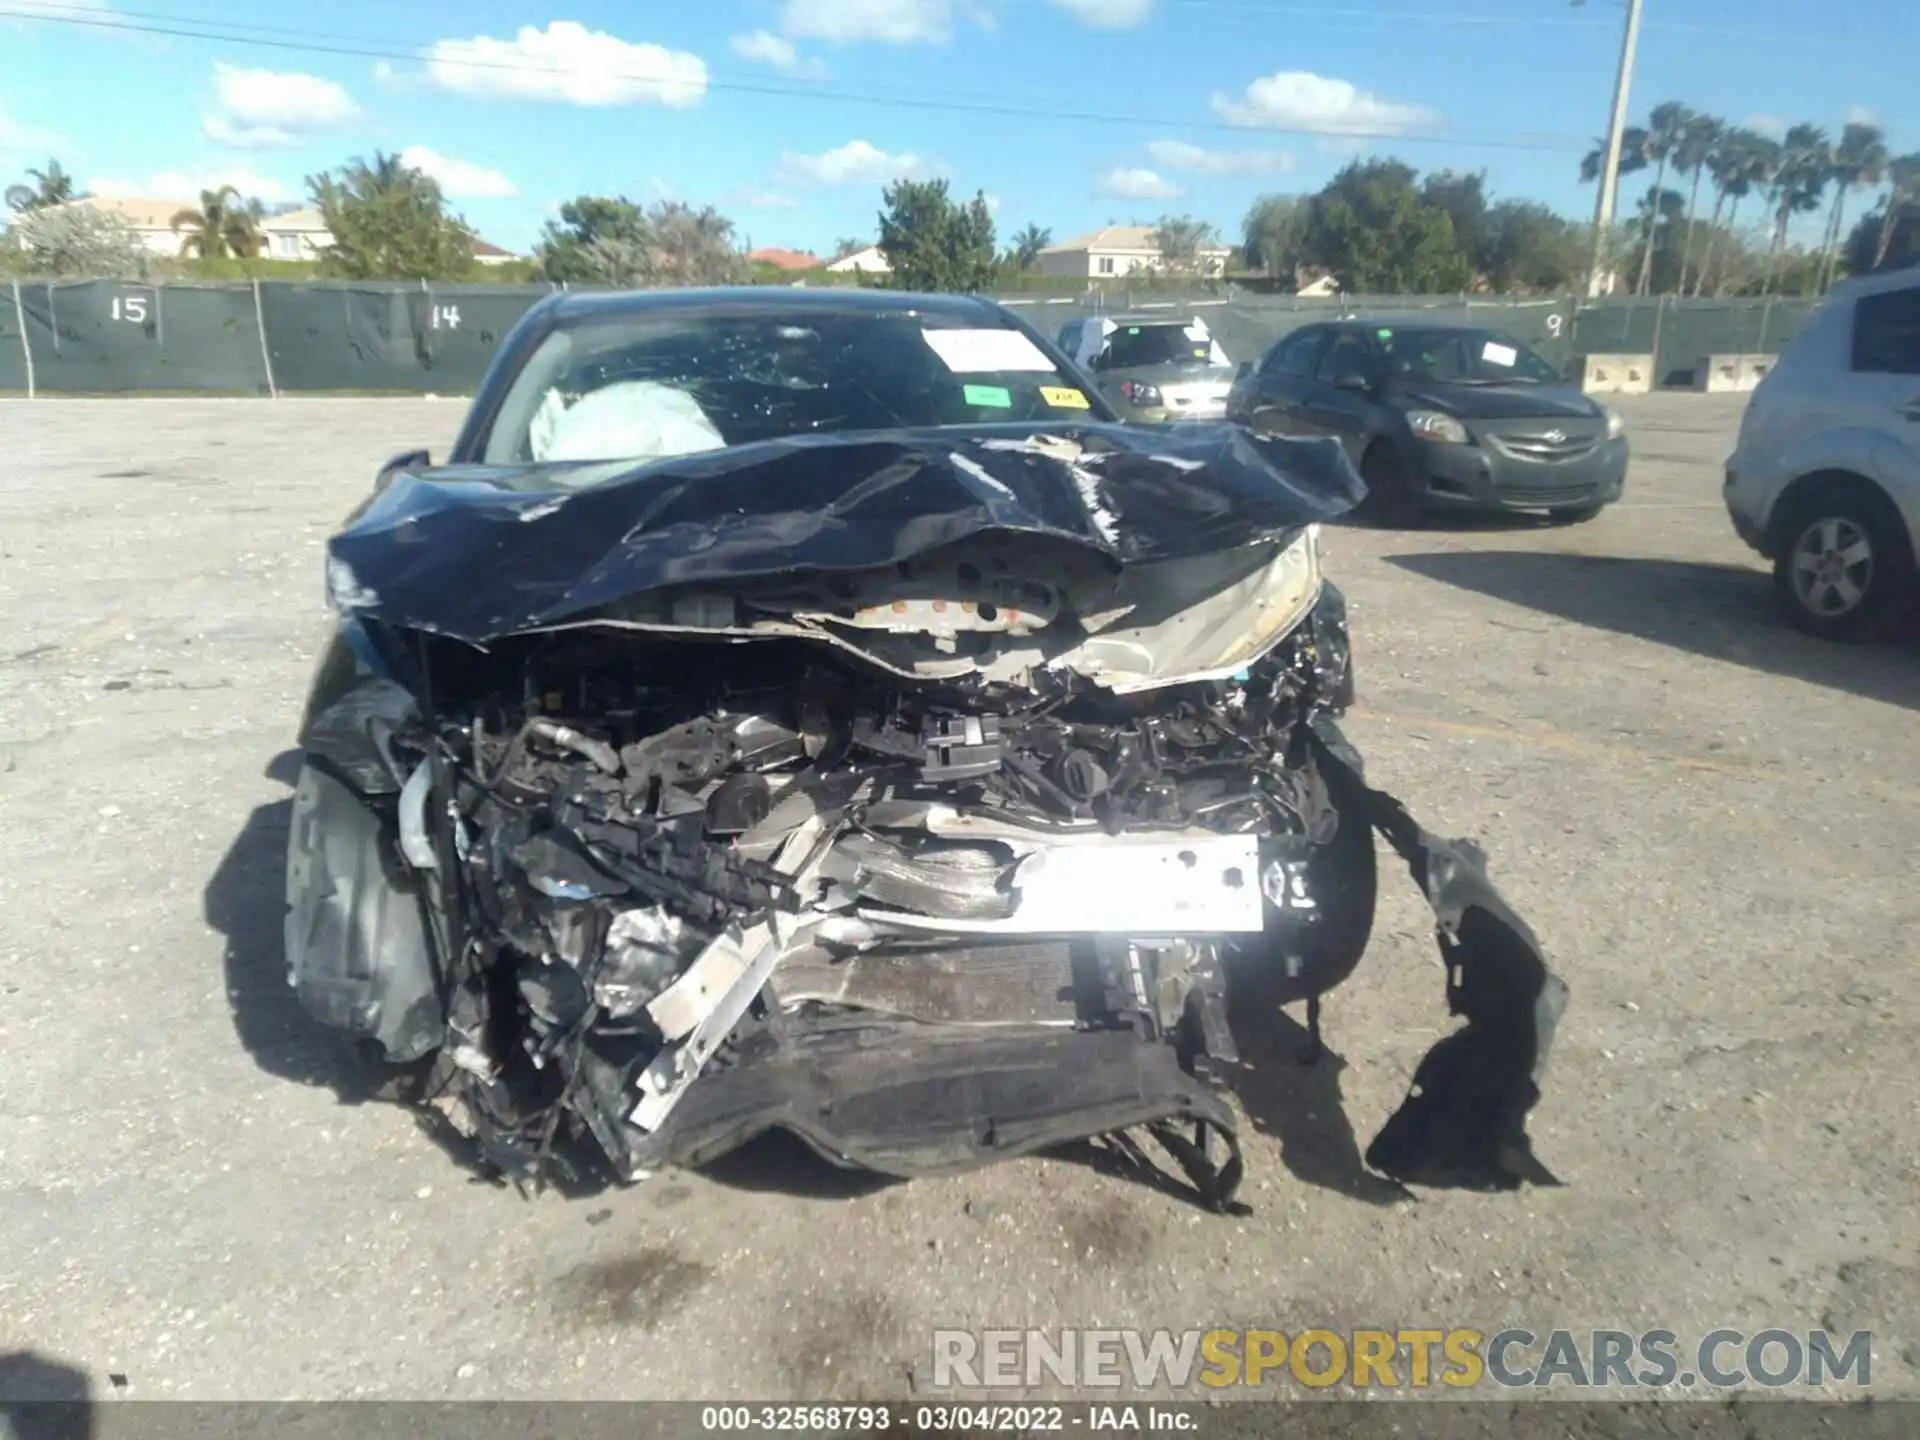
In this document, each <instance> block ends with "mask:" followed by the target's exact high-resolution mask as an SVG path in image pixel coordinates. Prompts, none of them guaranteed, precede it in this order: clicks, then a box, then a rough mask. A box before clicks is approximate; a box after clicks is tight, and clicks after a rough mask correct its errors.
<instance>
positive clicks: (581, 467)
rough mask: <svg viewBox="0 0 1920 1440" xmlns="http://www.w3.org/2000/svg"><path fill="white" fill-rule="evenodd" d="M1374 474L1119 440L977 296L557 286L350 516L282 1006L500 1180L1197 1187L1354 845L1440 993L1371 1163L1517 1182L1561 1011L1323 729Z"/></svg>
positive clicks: (1494, 921)
mask: <svg viewBox="0 0 1920 1440" xmlns="http://www.w3.org/2000/svg"><path fill="white" fill-rule="evenodd" d="M1363 494H1364V487H1363V485H1362V484H1361V481H1360V479H1359V476H1358V475H1357V474H1356V472H1355V471H1354V468H1353V466H1352V464H1351V462H1350V461H1349V460H1348V459H1347V457H1346V456H1345V455H1344V454H1343V453H1342V451H1341V450H1340V447H1339V446H1338V445H1337V444H1335V443H1333V442H1331V441H1294V440H1283V439H1269V438H1262V437H1257V436H1255V435H1254V434H1253V433H1251V432H1250V431H1248V430H1245V429H1243V428H1241V427H1239V426H1236V425H1229V424H1225V423H1214V424H1188V425H1176V426H1170V427H1154V428H1151V429H1149V428H1135V427H1130V426H1125V425H1122V424H1119V423H1117V421H1116V417H1115V416H1114V415H1113V414H1112V412H1111V411H1110V410H1109V409H1108V408H1107V406H1106V404H1105V402H1104V401H1103V400H1102V399H1101V398H1100V396H1099V395H1098V394H1097V393H1093V392H1091V391H1090V390H1089V389H1088V388H1087V387H1086V385H1085V383H1084V378H1083V377H1082V376H1081V375H1080V374H1079V372H1077V371H1076V370H1075V369H1074V367H1073V365H1072V364H1071V362H1069V361H1068V360H1067V359H1066V358H1065V357H1064V356H1062V355H1061V354H1060V353H1059V351H1058V350H1057V349H1055V348H1054V347H1053V346H1052V344H1051V343H1050V342H1049V341H1047V340H1046V339H1045V338H1043V337H1042V336H1040V335H1039V334H1038V333H1036V332H1035V331H1033V330H1032V329H1031V328H1030V327H1028V326H1026V325H1025V324H1024V323H1023V322H1021V321H1020V320H1019V319H1018V318H1017V317H1015V316H1014V315H1013V314H1011V313H1010V312H1008V311H1006V310H1004V309H1001V308H1000V307H998V306H996V305H994V304H992V303H990V302H988V301H985V300H979V299H974V298H964V297H956V296H915V295H906V294H895V293H888V292H875V291H862V292H852V293H837V294H836V293H807V292H796V291H792V290H774V291H768V290H749V291H712V292H702V291H689V292H680V293H669V294H651V295H605V296H580V295H564V296H556V297H554V298H552V299H550V300H548V301H545V302H543V303H542V304H540V305H538V306H536V307H535V308H534V309H533V310H532V311H530V312H529V313H528V315H527V316H526V317H525V319H524V320H523V321H522V322H521V324H520V325H519V327H518V328H517V329H516V330H515V331H514V332H513V333H512V334H511V335H510V336H509V337H508V338H507V340H506V341H505V343H504V344H503V346H502V348H501V352H500V355H499V357H498V359H497V361H496V362H495V364H494V367H493V369H492V370H491V372H490V373H489V375H488V377H487V379H486V381H485V383H484V384H483V386H482V387H481V390H480V393H479V394H478V395H477V396H476V398H475V400H474V403H473V407H472V410H471V413H470V414H469V416H468V417H467V420H466V423H465V426H464V428H463V429H462V431H461V433H460V436H459V438H458V440H457V441H456V443H455V446H454V449H453V453H452V455H451V456H450V457H449V458H448V461H447V463H445V464H444V465H439V466H434V465H433V464H432V463H431V462H430V460H429V458H428V457H427V456H425V455H423V454H414V455H408V456H402V457H400V458H398V459H397V460H396V461H394V462H393V463H391V464H390V465H389V466H388V467H387V468H386V469H384V470H383V471H382V472H381V475H380V477H379V481H378V483H377V485H376V487H375V491H374V493H373V495H372V496H371V497H370V498H369V500H368V501H367V502H366V503H365V504H363V505H362V506H361V507H360V508H359V510H358V511H356V513H355V514H354V515H353V516H352V517H350V519H349V521H348V523H347V524H346V526H345V528H344V529H342V530H341V532H340V533H339V534H337V535H336V536H335V537H334V538H333V539H332V541H331V542H330V545H329V548H328V559H327V566H328V569H327V580H328V589H329V595H330V598H331V601H332V604H333V606H334V609H335V611H336V613H337V616H338V626H337V630H336V633H335V635H334V638H333V640H332V643H331V645H330V647H329V650H328V653H327V654H326V655H325V657H324V658H323V659H322V662H321V664H320V667H319V672H318V674H317V676H316V679H315V682H314V685H313V689H312V693H311V696H310V699H309V703H308V707H307V712H306V715H305V717H304V719H303V721H302V724H301V731H300V740H301V744H302V747H303V749H304V753H305V767H304V770H303V773H302V776H301V781H300V785H299V790H298V795H297V799H296V802H295V807H294V824H293V833H292V841H291V848H290V853H289V856H288V870H287V901H288V915H287V924H286V941H287V955H288V960H289V964H290V967H291V978H292V982H293V985H294V987H295V990H296V992H297V994H298V996H299V998H300V1000H301V1001H302V1003H303V1004H304V1005H305V1007H306V1008H307V1009H308V1011H309V1012H310V1013H311V1014H312V1015H313V1016H314V1017H315V1018H317V1019H318V1020H320V1021H321V1022H323V1023H324V1024H326V1025H329V1026H332V1027H334V1028H336V1029H337V1030H339V1031H342V1032H345V1034H347V1035H348V1036H351V1037H353V1038H354V1040H355V1041H356V1042H357V1044H358V1046H359V1048H360V1049H361V1050H362V1051H363V1053H364V1055H365V1057H366V1058H367V1060H368V1061H369V1062H370V1063H371V1065H372V1066H373V1068H374V1070H375V1072H376V1074H377V1075H378V1076H379V1077H380V1079H381V1081H382V1083H384V1084H386V1085H387V1086H388V1088H389V1089H390V1091H391V1092H392V1093H394V1094H395V1095H396V1096H398V1097H401V1098H407V1099H411V1100H413V1101H415V1102H417V1103H428V1102H431V1103H434V1104H436V1105H437V1106H438V1107H439V1109H440V1110H441V1111H442V1113H445V1114H447V1115H448V1116H449V1117H450V1118H451V1119H452V1120H453V1121H454V1123H455V1124H456V1125H457V1126H458V1127H459V1128H460V1129H461V1131H462V1132H463V1133H464V1134H465V1135H466V1136H467V1137H468V1138H469V1139H470V1141H471V1142H472V1145H473V1148H474V1153H475V1154H476V1155H477V1157H478V1158H479V1159H480V1160H481V1161H482V1163H484V1164H485V1165H486V1166H487V1167H488V1168H489V1169H490V1170H492V1171H494V1172H496V1173H498V1174H501V1175H504V1176H508V1177H512V1178H515V1179H520V1180H527V1181H537V1180H538V1179H539V1178H540V1177H543V1176H546V1175H549V1174H552V1173H554V1172H555V1171H556V1169H560V1170H567V1169H572V1170H574V1171H578V1170H579V1169H580V1168H581V1167H589V1168H595V1167H597V1168H601V1169H604V1170H608V1171H610V1172H611V1173H612V1174H613V1175H615V1176H617V1177H621V1178H632V1177H634V1176H636V1175H639V1174H643V1173H646V1172H649V1171H652V1170H655V1169H658V1168H661V1167H665V1166H673V1165H681V1166H687V1165H700V1164H702V1163H705V1162H707V1161H710V1160H712V1159H713V1158H715V1157H717V1156H719V1155H721V1154H722V1153H724V1152H726V1151H727V1150H729V1149H732V1148H733V1147H735V1146H737V1145H739V1144H741V1143H742V1142H744V1141H746V1140H748V1139H750V1138H752V1137H754V1136H756V1135H758V1134H760V1133H762V1132H764V1131H767V1130H770V1129H776V1128H779V1129H785V1130H788V1131H791V1132H793V1133H794V1134H797V1135H798V1136H800V1137H802V1138H803V1139H804V1140H805V1141H806V1142H807V1143H808V1144H809V1145H811V1146H812V1147H813V1148H815V1149H816V1150H817V1151H819V1152H820V1153H821V1154H822V1155H824V1156H825V1157H827V1158H828V1159H829V1160H831V1161H833V1162H835V1163H837V1164H840V1165H845V1166H851V1167H861V1168H866V1169H870V1170H874V1171H879V1172H883V1173H887V1174H893V1175H903V1176H904V1175H918V1174H927V1173H936V1172H941V1171H947V1170H952V1169H957V1168H962V1167H966V1166H971V1165H978V1164H981V1163H985V1162H988V1161H994V1160H1000V1159H1005V1158H1009V1157H1013V1156H1018V1155H1023V1154H1028V1153H1031V1152H1033V1151H1036V1150H1039V1149H1042V1148H1045V1147H1049V1146H1054V1145H1058V1144H1061V1143H1063V1142H1068V1141H1074V1140H1083V1139H1093V1138H1096V1137H1105V1138H1107V1139H1109V1140H1110V1141H1112V1143H1114V1144H1117V1145H1120V1146H1123V1147H1125V1148H1126V1149H1127V1151H1128V1153H1129V1154H1130V1155H1134V1156H1137V1157H1144V1155H1145V1154H1146V1152H1145V1151H1144V1150H1143V1149H1142V1148H1141V1147H1140V1146H1139V1144H1138V1138H1137V1137H1149V1138H1151V1139H1153V1140H1154V1141H1156V1142H1158V1143H1159V1145H1160V1146H1161V1147H1162V1148H1163V1149H1164V1151H1165V1153H1166V1155H1167V1156H1168V1157H1170V1159H1171V1161H1172V1162H1173V1164H1174V1165H1175V1166H1176V1167H1177V1168H1178V1169H1179V1170H1180V1171H1182V1172H1183V1173H1184V1175H1185V1177H1186V1178H1187V1179H1188V1180H1189V1181H1190V1182H1191V1184H1192V1185H1193V1186H1194V1188H1195V1189H1196V1190H1197V1191H1198V1192H1199V1194H1200V1196H1201V1197H1202V1198H1203V1199H1204V1200H1205V1201H1206V1202H1207V1203H1209V1204H1211V1205H1213V1206H1215V1207H1225V1206H1227V1205H1229V1204H1231V1203H1232V1200H1233V1193H1234V1189H1235V1187H1236V1186H1237V1185H1238V1183H1239V1180H1240V1177H1241V1169H1242V1167H1241V1162H1240V1156H1239V1148H1238V1144H1237V1140H1236V1134H1237V1129H1238V1121H1237V1118H1236V1112H1235V1110H1234V1108H1233V1106H1232V1105H1231V1104H1230V1103H1229V1102H1228V1099H1227V1096H1226V1093H1225V1092H1226V1091H1227V1090H1228V1088H1229V1087H1230V1085H1231V1082H1232V1078H1233V1075H1234V1071H1235V1062H1236V1058H1237V1057H1236V1050H1235V1042H1234V1035H1233V1027H1234V1026H1244V1025H1245V1024H1248V1023H1253V1024H1259V1023H1262V1021H1261V1018H1260V1017H1261V1016H1263V1015H1264V1016H1267V1017H1271V1019H1272V1020H1275V1021H1277V1018H1278V1017H1277V1012H1276V1011H1275V1008H1274V1007H1276V1006H1278V1005H1280V1004H1285V1003H1291V1002H1296V1001H1305V1002H1307V1003H1308V1004H1309V1007H1310V1013H1311V1014H1312V1016H1313V1018H1314V1019H1315V1021H1316V1023H1317V1013H1318V1010H1317V1007H1318V1004H1319V997H1320V996H1321V995H1323V994H1324V993H1325V992H1326V991H1328V990H1329V989H1331V988H1333V987H1334V986H1336V985H1338V984H1340V983H1341V982H1342V981H1343V980H1345V979H1346V978H1347V976H1348V975H1349V974H1350V973H1351V972H1352V970H1353V969H1354V967H1355V965H1356V964H1357V962H1358V961H1359V960H1360V958H1361V956H1362V953H1363V952H1364V950H1365V948H1366V945H1367V940H1368V937H1369V934H1370V931H1371V926H1372V917H1373V910H1374V903H1375V882H1376V874H1375V852H1374V845H1373V832H1374V831H1375V830H1378V831H1379V832H1380V833H1381V834H1383V835H1384V836H1385V838H1386V839H1387V840H1388V841H1389V842H1390V844H1391V846H1392V847H1393V848H1394V849H1395V850H1396V851H1397V852H1398V853H1399V855H1400V856H1401V857H1402V858H1403V859H1404V860H1405V861H1406V863H1407V864H1408V866H1409V868H1410V869H1411V871H1412V874H1413V876H1414V878H1415V880H1416V882H1417V883H1418V884H1419V885H1420V886H1421V888H1422V889H1423V891H1424V893H1425V894H1426V896H1427V898H1428V899H1429V900H1430V902H1431V903H1432V905H1433V907H1434V910H1435V912H1436V914H1437V916H1438V920H1439V944H1440V949H1441V952H1442V956H1443V959H1444V960H1445V962H1446V977H1447V978H1446V994H1447V998H1448V1002H1449V1004H1450V1007H1451V1008H1452V1010H1453V1011H1454V1012H1455V1013H1456V1014H1458V1015H1461V1016H1463V1017H1464V1018H1465V1022H1466V1023H1465V1024H1464V1025H1463V1026H1462V1027H1461V1028H1460V1029H1459V1030H1457V1031H1455V1032H1454V1033H1452V1034H1450V1035H1448V1036H1446V1037H1445V1038H1444V1039H1443V1040H1442V1041H1441V1042H1440V1043H1439V1044H1438V1045H1437V1046H1435V1047H1434V1049H1433V1050H1432V1052H1430V1054H1429V1055H1428V1057H1427V1059H1426V1061H1425V1062H1424V1063H1423V1064H1422V1066H1421V1068H1420V1072H1419V1074H1418V1076H1417V1077H1416V1080H1415V1083H1414V1086H1413V1087H1412V1089H1411V1090H1410V1093H1409V1097H1408V1099H1407V1101H1406V1103H1405V1104H1404V1105H1403V1106H1402V1108H1401V1109H1400V1111H1399V1112H1398V1113H1396V1115H1395V1116H1394V1117H1393V1118H1392V1119H1391V1120H1390V1121H1389V1123H1388V1125H1387V1127H1386V1129H1385V1130H1384V1131H1383V1132H1382V1133H1381V1135H1380V1136H1379V1137H1378V1138H1377V1139H1376V1140H1375V1142H1374V1143H1373V1145H1372V1146H1371V1148H1370V1150H1369V1152H1368V1160H1369V1162H1370V1163H1371V1164H1372V1165H1374V1166H1375V1167H1376V1168H1377V1169H1379V1170H1380V1171H1382V1172H1383V1173H1385V1174H1388V1175H1391V1176H1394V1177H1397V1178H1400V1179H1402V1180H1408V1181H1425V1182H1434V1183H1466V1184H1474V1185H1482V1186H1490V1187H1501V1188H1505V1187H1511V1186H1514V1185H1517V1184H1520V1183H1522V1182H1525V1181H1536V1182H1539V1181H1547V1180H1550V1178H1551V1177H1550V1176H1548V1175H1547V1173H1546V1171H1545V1170H1544V1169H1543V1168H1542V1167H1541V1166H1540V1164H1539V1162H1538V1161H1537V1160H1535V1159H1534V1157H1533V1155H1532V1152H1531V1150H1530V1148H1529V1146H1528V1142H1527V1137H1526V1130H1525V1117H1526V1114H1527V1112H1528V1110H1529V1109H1530V1108H1531V1106H1532V1105H1533V1104H1534V1102H1535V1100H1536V1099H1537V1095H1538V1092H1537V1089H1536V1088H1535V1087H1536V1082H1537V1079H1538V1076H1539V1072H1540V1068H1541V1066H1542V1064H1543V1063H1544V1059H1545V1052H1546V1048H1547V1045H1548V1043H1549V1041H1550V1039H1551V1034H1552V1029H1553V1025H1554V1021H1555V1019H1556V1017H1557V1015H1558V1013H1559V1010H1560V1006H1561V1002H1562V998H1563V994H1564V992H1563V989H1562V987H1561V985H1560V983H1559V981H1557V980H1556V979H1554V978H1553V977H1552V976H1551V975H1550V974H1549V972H1548V970H1547V968H1546V964H1545V961H1544V959H1543V958H1542V955H1541V952H1540V948H1539V946H1538V943H1537V942H1536V940H1535V939H1534V937H1533V936H1532V934H1531V932H1530V931H1529V930H1528V929H1527V927H1526V925H1525V924H1524V923H1523V922H1522V921H1521V920H1520V919H1519V918H1518V917H1517V916H1515V915H1514V913H1513V912H1512V911H1511V910H1510V909H1509V908H1508V907H1507V906H1506V904H1505V903H1504V902H1503V901H1502V900H1501V899H1500V897H1499V896H1498V894H1497V893H1496V892H1495V891H1494V889H1493V887H1492V886H1491V884H1490V883H1489V882H1488V880H1487V878H1486V873H1485V870H1484V867H1483V865H1482V863H1481V859H1480V856H1479V853H1478V851H1477V850H1476V849H1475V848H1474V847H1472V846H1471V845H1468V844H1465V843H1461V842H1448V841H1442V840H1438V839H1435V838H1434V837H1432V836H1430V835H1428V834H1426V833H1425V832H1423V831H1422V830H1421V829H1420V828H1419V827H1418V826H1417V825H1416V824H1415V823H1414V822H1413V821H1412V820H1410V819H1409V818H1408V817H1407V815H1406V813H1405V812H1404V811H1403V810H1402V809H1401V808H1400V806H1399V805H1398V803H1397V802H1395V801H1394V800H1392V799H1391V798H1390V797H1388V796H1386V795H1384V794H1383V793H1381V792H1379V791H1377V790H1374V789H1372V788H1371V787H1370V786H1369V785H1368V784H1367V782H1366V781H1365V779H1364V778H1363V776H1362V773H1361V765H1360V759H1359V757H1358V755H1357V754H1356V753H1355V752H1354V750H1353V749H1352V747H1351V746H1350V745H1349V744H1348V743H1347V742H1346V740H1345V739H1344V738H1343V737H1342V735H1341V733H1340V730H1339V728H1338V725H1337V717H1338V716H1339V714H1340V713H1341V712H1342V711H1343V709H1344V708H1345V706H1346V705H1347V703H1348V701H1349V699H1350V698H1351V694H1352V677H1351V672H1350V669H1349V656H1348V642H1347V628H1346V622H1345V616H1344V609H1343V605H1342V602H1341V599H1340V596H1339V593H1338V591H1337V590H1336V589H1335V588H1334V587H1333V586H1332V585H1331V584H1329V583H1328V582H1327V581H1326V580H1325V579H1324V578H1323V577H1322V575H1321V573H1320V563H1319V551H1318V535H1319V527H1320V525H1321V524H1322V523H1323V522H1325V521H1329V520H1332V519H1334V518H1336V517H1337V516H1340V515H1342V514H1344V513H1345V512H1347V511H1348V510H1350V509H1351V508H1352V507H1353V506H1354V505H1355V504H1356V503H1357V502H1358V501H1359V500H1360V499H1361V497H1362V495H1363ZM1230 1008H1231V1009H1233V1010H1234V1011H1235V1012H1236V1014H1235V1017H1234V1021H1233V1025H1232V1026H1230V1025H1229V1020H1228V1016H1229V1010H1230ZM1248 1017H1251V1018H1250V1019H1249V1018H1248ZM1243 1033H1244V1031H1243ZM1316 1033H1317V1032H1316ZM1304 1058H1307V1059H1309V1060H1310V1059H1311V1058H1312V1057H1311V1056H1308V1057H1304Z"/></svg>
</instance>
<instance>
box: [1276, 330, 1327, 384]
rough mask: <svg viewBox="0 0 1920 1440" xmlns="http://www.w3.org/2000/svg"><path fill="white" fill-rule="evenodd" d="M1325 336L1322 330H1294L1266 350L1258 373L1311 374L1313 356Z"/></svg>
mask: <svg viewBox="0 0 1920 1440" xmlns="http://www.w3.org/2000/svg"><path fill="white" fill-rule="evenodd" d="M1325 337H1326V331H1324V330H1315V329H1306V330H1298V331H1295V332H1294V333H1293V334H1292V335H1289V336H1288V337H1287V338H1286V339H1284V340H1282V341H1281V342H1280V343H1279V344H1278V345H1275V346H1274V347H1273V349H1271V350H1269V351H1268V352H1267V359H1266V363H1265V364H1263V365H1262V366H1261V367H1260V373H1261V374H1262V375H1311V374H1312V373H1313V357H1314V355H1315V353H1316V352H1318V350H1319V349H1320V342H1321V340H1323V339H1324V338H1325Z"/></svg>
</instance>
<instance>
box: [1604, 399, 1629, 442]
mask: <svg viewBox="0 0 1920 1440" xmlns="http://www.w3.org/2000/svg"><path fill="white" fill-rule="evenodd" d="M1600 411H1601V413H1602V414H1604V415H1605V416H1606V417H1607V439H1609V440H1618V439H1619V438H1620V437H1621V436H1622V435H1624V434H1626V433H1627V422H1626V421H1624V420H1622V419H1621V418H1620V412H1619V411H1618V410H1615V409H1613V408H1612V407H1611V406H1607V405H1602V406H1601V407H1600Z"/></svg>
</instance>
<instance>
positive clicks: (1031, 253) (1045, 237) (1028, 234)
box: [1013, 223, 1053, 270]
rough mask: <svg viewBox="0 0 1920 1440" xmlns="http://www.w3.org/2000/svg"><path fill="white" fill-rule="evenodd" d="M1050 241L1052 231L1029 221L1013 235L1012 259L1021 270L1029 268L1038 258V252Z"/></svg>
mask: <svg viewBox="0 0 1920 1440" xmlns="http://www.w3.org/2000/svg"><path fill="white" fill-rule="evenodd" d="M1052 243H1053V231H1051V230H1045V229H1042V228H1041V227H1040V226H1038V225H1035V224H1032V223H1029V224H1028V225H1027V228H1026V229H1024V230H1022V231H1021V232H1020V233H1019V234H1018V235H1016V236H1014V237H1013V254H1014V259H1015V260H1016V261H1017V262H1018V263H1019V266H1020V268H1021V269H1022V270H1030V269H1032V268H1033V262H1034V261H1036V260H1038V259H1039V258H1040V252H1041V251H1042V250H1044V249H1046V248H1047V246H1049V245H1051V244H1052Z"/></svg>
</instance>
